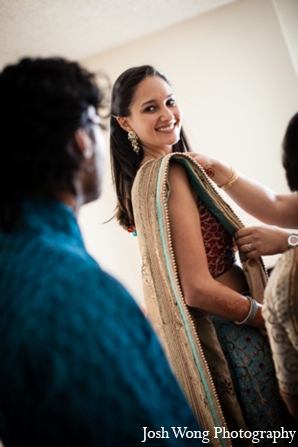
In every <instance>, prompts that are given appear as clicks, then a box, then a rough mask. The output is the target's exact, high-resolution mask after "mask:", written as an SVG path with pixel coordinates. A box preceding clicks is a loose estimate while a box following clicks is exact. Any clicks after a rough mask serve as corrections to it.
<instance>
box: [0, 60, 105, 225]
mask: <svg viewBox="0 0 298 447" xmlns="http://www.w3.org/2000/svg"><path fill="white" fill-rule="evenodd" d="M0 98H1V108H2V119H1V122H0V129H1V134H2V143H1V149H0V151H1V162H0V191H1V193H0V228H1V229H2V230H10V229H11V227H12V225H13V224H14V222H15V221H16V220H17V219H18V218H19V216H20V206H21V202H22V200H23V199H24V198H25V197H30V196H36V195H39V194H45V195H48V196H51V195H53V193H54V192H55V191H59V190H62V191H65V190H67V191H71V192H73V193H74V194H75V189H74V174H75V172H76V171H77V170H78V169H79V167H80V163H81V160H80V159H75V158H74V157H73V156H72V155H70V153H69V152H68V150H67V146H68V144H69V143H70V142H71V138H72V137H73V134H74V132H75V131H76V130H77V129H78V128H79V127H85V126H86V125H88V115H87V109H88V106H90V105H92V106H94V107H95V108H96V109H97V108H98V107H100V105H101V102H102V99H103V94H102V92H101V90H99V88H98V87H97V85H96V82H95V77H94V75H93V74H91V73H89V72H88V71H87V70H85V69H84V68H82V67H80V66H79V64H77V63H76V62H69V61H66V60H64V59H62V58H47V59H43V58H37V59H30V58H25V59H22V60H21V61H19V62H18V63H17V64H14V65H9V66H7V67H6V68H4V70H3V71H2V72H1V73H0ZM4 141H5V143H4Z"/></svg>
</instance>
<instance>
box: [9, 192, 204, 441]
mask: <svg viewBox="0 0 298 447" xmlns="http://www.w3.org/2000/svg"><path fill="white" fill-rule="evenodd" d="M162 426H163V427H164V428H165V429H168V430H169V431H170V433H171V436H169V438H166V439H158V438H152V439H148V441H147V444H146V445H148V446H149V447H150V446H161V445H166V446H172V445H173V446H177V447H178V446H179V447H181V446H184V445H185V446H189V445H197V446H198V445H201V441H200V440H199V439H188V438H183V439H182V438H178V439H176V438H175V437H174V436H173V432H172V430H171V428H170V427H172V426H174V427H175V426H183V427H184V426H187V427H188V430H199V426H198V424H197V422H196V420H195V418H194V416H193V414H192V413H191V410H190V409H189V406H188V404H187V403H186V400H185V398H184V396H183V395H182V392H181V391H180V388H179V387H178V385H177V382H176V379H175V378H174V376H173V374H172V372H171V370H170V368H169V366H168V363H167V361H166V360H165V357H164V355H163V353H162V350H161V348H160V344H159V343H158V341H157V339H156V336H155V335H154V333H153V331H152V329H151V327H150V326H149V324H148V322H147V320H146V318H145V317H144V315H143V314H142V312H141V311H140V310H139V308H138V306H137V305H136V303H135V302H134V300H133V299H132V298H131V297H130V296H129V294H128V293H127V292H126V290H125V289H124V288H123V287H122V286H121V285H120V284H119V283H118V282H117V281H116V280H115V279H113V278H112V277H111V276H109V275H108V274H107V273H105V272H104V271H102V270H101V268H100V267H99V266H98V264H97V263H96V262H95V261H94V259H92V258H91V257H90V256H89V255H88V253H87V252H86V250H85V247H84V244H83V240H82V237H81V233H80V230H79V228H78V225H77V222H76V219H75V216H74V214H73V212H72V210H71V209H70V208H68V207H66V206H65V205H63V204H62V203H60V202H55V201H50V200H45V199H37V200H35V201H31V202H29V201H28V202H26V203H24V207H23V220H22V222H20V223H19V224H18V225H17V227H16V228H15V229H14V231H13V232H12V233H4V232H0V439H2V440H3V441H4V444H5V447H10V446H14V447H16V446H22V447H27V446H28V447H95V446H97V447H98V446H112V447H114V446H115V447H119V446H121V447H126V446H127V447H133V446H140V445H144V444H142V443H141V441H142V440H143V433H144V429H143V427H147V430H148V431H149V430H161V427H162Z"/></svg>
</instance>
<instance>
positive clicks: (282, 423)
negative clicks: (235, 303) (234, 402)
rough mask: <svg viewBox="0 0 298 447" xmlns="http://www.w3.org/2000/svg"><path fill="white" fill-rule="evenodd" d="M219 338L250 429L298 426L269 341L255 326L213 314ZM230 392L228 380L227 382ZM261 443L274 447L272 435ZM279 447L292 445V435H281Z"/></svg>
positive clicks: (269, 429)
mask: <svg viewBox="0 0 298 447" xmlns="http://www.w3.org/2000/svg"><path fill="white" fill-rule="evenodd" d="M211 319H212V321H213V324H214V326H215V329H216V332H217V336H218V340H219V342H220V344H221V347H222V350H223V352H224V355H225V357H226V359H227V362H228V365H229V369H230V373H231V377H232V380H233V385H234V389H235V393H236V395H237V398H238V401H239V403H240V406H241V409H242V411H243V415H244V418H245V422H246V424H247V427H248V429H249V430H250V431H251V432H253V431H256V430H267V431H274V430H276V431H281V427H284V428H285V429H286V430H296V431H297V430H298V421H296V420H294V419H292V417H291V416H290V415H289V413H288V411H287V409H286V406H285V404H284V403H283V401H282V400H281V397H280V396H279V392H278V384H277V380H276V376H275V370H274V364H273V360H272V353H271V349H270V346H269V342H268V339H267V337H266V336H264V335H263V334H262V333H261V332H260V330H258V329H257V328H255V327H252V326H248V325H243V326H239V325H236V324H235V323H234V322H232V321H229V320H226V319H224V318H220V317H217V316H211ZM223 386H225V389H226V392H227V393H230V392H231V389H229V386H228V384H223ZM257 445H258V446H260V447H265V446H266V447H271V446H272V439H270V438H269V439H267V438H264V439H259V442H258V444H257ZM275 445H276V446H277V447H280V446H286V445H288V439H283V440H282V439H278V441H277V444H275Z"/></svg>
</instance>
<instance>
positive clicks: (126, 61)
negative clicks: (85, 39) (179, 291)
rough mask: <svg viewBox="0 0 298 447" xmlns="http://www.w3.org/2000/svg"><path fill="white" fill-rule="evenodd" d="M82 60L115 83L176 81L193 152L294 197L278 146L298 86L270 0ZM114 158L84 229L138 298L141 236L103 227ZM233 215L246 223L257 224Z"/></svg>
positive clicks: (109, 211) (109, 210) (252, 0)
mask: <svg viewBox="0 0 298 447" xmlns="http://www.w3.org/2000/svg"><path fill="white" fill-rule="evenodd" d="M83 63H84V64H85V66H86V67H87V68H89V69H91V70H98V69H104V70H105V71H106V72H108V73H109V75H110V77H111V79H112V81H114V80H115V79H116V77H117V76H118V75H119V74H120V73H121V72H122V71H124V70H125V69H127V68H129V67H131V66H135V65H141V64H152V65H154V66H156V67H157V68H158V69H160V70H161V71H163V72H164V73H165V74H166V75H167V76H168V77H169V78H170V80H171V82H172V85H173V87H174V90H175V94H176V97H177V99H178V102H179V103H180V105H181V107H182V109H183V112H184V127H185V130H186V132H187V133H188V136H189V138H190V141H191V143H192V146H193V150H195V151H201V152H205V153H209V154H210V155H213V156H216V157H220V158H221V159H223V160H225V161H227V162H230V163H232V164H234V165H235V166H236V167H237V169H238V170H240V171H241V172H242V173H244V174H246V175H248V176H251V177H252V178H254V179H256V180H259V181H262V182H263V183H265V184H267V185H268V186H270V187H271V188H272V189H274V190H276V191H279V192H287V191H288V188H287V185H286V182H285V178H284V172H283V169H282V167H281V161H280V153H281V149H280V144H281V140H282V137H283V134H284V131H285V127H286V125H287V122H288V121H289V119H290V117H291V116H292V115H293V114H294V113H295V112H296V111H297V104H298V80H297V77H296V75H295V70H294V66H293V63H292V60H291V58H290V56H289V52H288V49H287V45H286V41H285V39H284V34H283V32H282V29H281V27H280V22H279V19H278V17H277V15H276V10H275V8H274V5H273V3H272V1H271V0H243V1H240V2H236V3H232V4H230V5H228V6H225V7H222V8H220V9H217V10H215V11H212V12H210V13H207V14H205V15H202V16H199V17H194V18H193V19H192V20H189V21H187V22H185V23H182V24H180V25H176V26H173V27H170V28H168V29H165V30H163V31H160V32H157V33H155V34H153V35H151V36H148V37H146V38H143V39H140V40H139V41H136V42H132V43H130V44H128V45H125V46H119V48H117V49H115V50H113V51H110V52H108V53H104V54H100V55H98V56H97V57H95V58H92V59H90V60H86V61H83ZM107 147H108V143H107ZM107 152H108V149H107ZM108 158H109V155H108V153H107V163H106V174H105V179H104V191H103V195H102V198H101V199H100V200H99V201H97V202H95V203H93V204H90V205H87V206H85V207H84V208H83V209H82V210H81V213H80V217H79V220H80V225H81V227H82V230H83V235H84V238H85V241H86V245H87V248H88V250H89V251H90V252H91V253H92V255H93V256H94V257H95V258H96V259H97V260H98V262H99V263H100V264H101V265H102V267H103V268H105V269H106V270H108V271H109V272H111V273H112V274H113V275H115V276H116V277H117V278H119V279H120V281H122V282H123V283H124V285H125V286H126V287H127V288H128V289H129V290H130V292H131V293H132V295H133V296H134V297H135V299H136V300H137V301H138V302H142V289H141V277H140V269H141V264H140V256H139V252H138V245H137V238H134V237H133V236H131V235H129V234H128V233H126V232H125V231H124V230H122V229H121V228H120V227H119V226H118V224H117V223H116V221H115V219H114V220H113V221H111V222H110V223H107V224H102V222H103V221H105V220H108V219H109V218H110V217H111V216H112V215H113V210H114V207H115V203H116V202H115V195H114V191H113V187H112V181H111V177H110V166H109V160H108ZM234 209H235V211H236V212H237V213H238V215H239V217H240V218H241V219H242V220H243V221H244V223H245V224H246V225H251V224H254V223H255V222H256V221H255V220H254V219H253V218H251V217H250V216H247V215H246V214H245V213H244V212H242V211H241V210H239V209H238V208H237V207H236V206H235V207H234ZM275 259H276V258H274V259H270V260H267V259H266V260H265V261H266V264H267V265H268V266H270V265H271V264H273V263H274V260H275Z"/></svg>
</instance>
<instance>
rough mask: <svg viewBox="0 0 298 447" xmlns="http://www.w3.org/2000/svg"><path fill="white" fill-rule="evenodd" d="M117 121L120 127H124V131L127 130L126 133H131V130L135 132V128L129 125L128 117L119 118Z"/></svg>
mask: <svg viewBox="0 0 298 447" xmlns="http://www.w3.org/2000/svg"><path fill="white" fill-rule="evenodd" d="M116 119H117V121H118V123H119V125H120V126H121V127H122V129H124V130H126V132H129V131H130V130H133V128H132V127H131V126H130V124H129V123H128V120H127V117H126V116H117V118H116Z"/></svg>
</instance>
